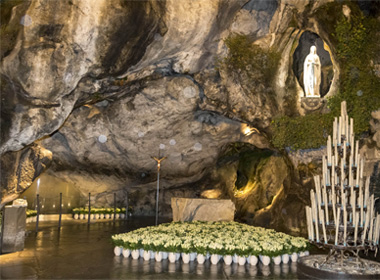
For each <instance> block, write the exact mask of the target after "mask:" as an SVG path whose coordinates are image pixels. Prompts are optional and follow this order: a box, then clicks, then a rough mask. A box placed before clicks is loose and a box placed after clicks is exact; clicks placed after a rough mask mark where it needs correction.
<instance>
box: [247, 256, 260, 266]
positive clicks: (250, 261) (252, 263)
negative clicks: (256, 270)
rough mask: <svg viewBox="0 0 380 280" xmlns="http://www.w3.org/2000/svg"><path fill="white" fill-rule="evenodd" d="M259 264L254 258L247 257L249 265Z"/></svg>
mask: <svg viewBox="0 0 380 280" xmlns="http://www.w3.org/2000/svg"><path fill="white" fill-rule="evenodd" d="M258 262H259V259H258V258H257V257H256V256H249V264H250V265H256V264H257V263H258Z"/></svg>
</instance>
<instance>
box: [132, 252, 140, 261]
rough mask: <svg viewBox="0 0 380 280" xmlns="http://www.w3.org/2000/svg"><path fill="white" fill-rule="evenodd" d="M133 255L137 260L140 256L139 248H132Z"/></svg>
mask: <svg viewBox="0 0 380 280" xmlns="http://www.w3.org/2000/svg"><path fill="white" fill-rule="evenodd" d="M131 256H132V259H134V260H137V259H138V258H139V257H140V252H139V250H132V252H131Z"/></svg>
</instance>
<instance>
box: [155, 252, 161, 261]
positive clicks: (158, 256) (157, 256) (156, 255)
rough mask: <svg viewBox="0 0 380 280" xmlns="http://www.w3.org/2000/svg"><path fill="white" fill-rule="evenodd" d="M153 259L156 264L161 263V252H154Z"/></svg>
mask: <svg viewBox="0 0 380 280" xmlns="http://www.w3.org/2000/svg"><path fill="white" fill-rule="evenodd" d="M154 258H155V260H156V261H157V262H160V261H162V252H155V254H154Z"/></svg>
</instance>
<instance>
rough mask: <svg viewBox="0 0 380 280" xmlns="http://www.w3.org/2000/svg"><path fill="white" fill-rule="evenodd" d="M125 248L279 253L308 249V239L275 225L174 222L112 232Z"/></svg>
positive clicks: (245, 254) (223, 253) (115, 241)
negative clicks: (277, 229)
mask: <svg viewBox="0 0 380 280" xmlns="http://www.w3.org/2000/svg"><path fill="white" fill-rule="evenodd" d="M112 241H113V244H114V245H115V246H116V247H119V248H122V249H124V250H131V251H132V250H139V249H143V250H149V251H153V252H172V253H191V252H193V253H197V254H201V255H206V254H217V255H221V256H235V255H236V256H241V257H245V258H248V257H249V256H259V255H263V256H268V257H276V256H281V255H283V254H292V253H298V252H304V251H307V250H308V247H309V243H308V242H307V240H306V239H304V238H302V237H293V236H290V235H287V234H284V233H281V232H276V231H274V230H272V229H265V228H262V227H253V226H249V225H246V224H241V223H237V222H201V221H194V222H172V223H166V224H161V225H158V226H151V227H146V228H140V229H137V230H134V231H131V232H128V233H122V234H116V235H113V236H112Z"/></svg>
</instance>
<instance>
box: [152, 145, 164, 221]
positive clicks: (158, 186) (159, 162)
mask: <svg viewBox="0 0 380 280" xmlns="http://www.w3.org/2000/svg"><path fill="white" fill-rule="evenodd" d="M152 158H153V159H154V160H155V161H156V162H157V194H156V225H157V224H158V197H159V193H160V169H161V161H163V160H164V159H166V157H160V150H159V151H158V157H152Z"/></svg>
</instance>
